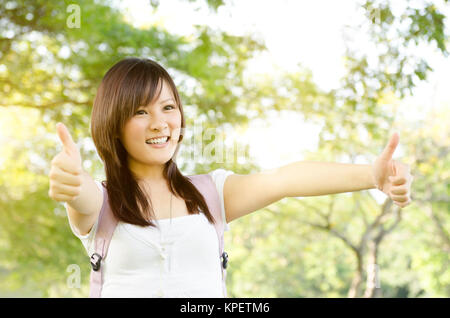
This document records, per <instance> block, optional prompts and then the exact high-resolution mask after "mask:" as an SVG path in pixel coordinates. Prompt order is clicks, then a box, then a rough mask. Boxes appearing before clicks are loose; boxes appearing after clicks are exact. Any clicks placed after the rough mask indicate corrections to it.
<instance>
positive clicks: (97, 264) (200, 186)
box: [89, 174, 228, 298]
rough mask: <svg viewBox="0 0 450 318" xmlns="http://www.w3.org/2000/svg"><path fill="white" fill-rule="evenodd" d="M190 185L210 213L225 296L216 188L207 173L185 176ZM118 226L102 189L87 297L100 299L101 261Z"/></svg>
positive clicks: (221, 227)
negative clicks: (196, 191) (216, 240)
mask: <svg viewBox="0 0 450 318" xmlns="http://www.w3.org/2000/svg"><path fill="white" fill-rule="evenodd" d="M188 178H189V179H190V180H191V182H192V184H193V185H194V186H195V187H196V188H197V190H198V191H200V193H201V194H202V195H203V197H204V198H205V201H206V204H207V205H208V208H209V211H210V212H211V214H212V216H213V218H214V220H215V224H214V227H215V229H216V233H217V238H218V240H219V257H220V258H221V265H222V288H223V294H224V296H225V297H226V296H227V289H226V285H225V282H226V274H227V272H226V268H227V264H228V255H227V253H226V252H225V251H224V239H223V234H224V223H223V219H222V209H221V204H220V197H219V193H218V192H217V188H216V185H215V184H214V181H213V179H212V177H211V176H210V175H209V174H202V175H194V176H188ZM116 226H117V220H116V218H115V217H114V215H113V213H112V211H111V208H110V206H109V201H108V192H107V191H106V188H105V187H104V186H103V205H102V209H101V210H100V214H99V219H98V224H97V232H96V234H95V248H94V253H93V254H92V255H91V266H92V269H91V278H90V293H89V297H92V298H96V297H97V298H99V297H100V295H101V290H102V268H103V267H102V261H103V260H104V259H105V257H106V255H107V252H108V247H109V243H110V242H111V238H112V235H113V233H114V230H115V228H116Z"/></svg>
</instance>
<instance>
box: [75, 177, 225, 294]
mask: <svg viewBox="0 0 450 318" xmlns="http://www.w3.org/2000/svg"><path fill="white" fill-rule="evenodd" d="M209 174H210V175H211V176H212V178H213V180H214V183H215V185H216V188H217V191H218V193H219V197H220V202H221V207H222V218H223V220H225V209H224V202H223V185H224V183H225V179H226V177H227V176H229V175H230V174H233V172H232V171H229V170H224V169H217V170H214V171H212V172H210V173H209ZM97 184H98V185H99V187H101V185H100V183H99V182H97ZM155 224H157V227H156V228H155V227H151V226H147V227H141V226H137V225H133V224H128V223H123V222H119V223H118V224H117V227H116V229H115V231H114V234H113V236H112V238H111V243H110V245H109V250H108V255H107V257H106V258H105V260H104V262H102V266H103V267H102V275H103V277H102V282H103V286H102V292H101V297H189V298H208V297H224V295H223V290H222V271H221V262H220V257H219V242H218V239H217V233H216V230H215V228H214V225H213V224H211V223H209V221H208V219H207V218H206V216H205V215H204V214H203V213H199V214H194V215H187V216H181V217H175V218H172V225H171V224H170V219H162V220H156V221H155ZM224 224H225V231H228V230H229V226H228V224H226V222H224ZM69 225H70V228H71V230H72V232H73V233H74V235H75V236H77V237H78V238H79V239H80V240H81V242H82V243H83V246H84V247H85V249H86V252H87V253H88V255H92V253H93V252H94V239H95V233H96V229H97V223H95V225H94V226H93V228H92V229H91V231H90V232H89V233H88V234H86V235H80V234H79V232H78V231H77V229H75V228H74V227H73V225H72V223H71V221H70V218H69Z"/></svg>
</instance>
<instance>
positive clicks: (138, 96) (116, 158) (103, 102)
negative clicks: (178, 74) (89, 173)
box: [91, 57, 214, 226]
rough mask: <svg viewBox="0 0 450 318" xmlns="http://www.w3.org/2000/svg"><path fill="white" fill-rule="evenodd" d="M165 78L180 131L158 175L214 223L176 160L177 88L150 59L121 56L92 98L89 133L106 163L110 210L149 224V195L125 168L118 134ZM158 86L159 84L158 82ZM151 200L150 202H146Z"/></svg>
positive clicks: (127, 219)
mask: <svg viewBox="0 0 450 318" xmlns="http://www.w3.org/2000/svg"><path fill="white" fill-rule="evenodd" d="M163 81H164V82H166V83H167V84H169V86H170V88H171V90H172V93H173V95H174V97H175V102H176V103H177V105H178V106H179V109H180V112H181V133H180V139H179V141H178V145H177V148H176V150H175V153H174V155H173V156H172V158H171V159H170V160H169V161H168V162H166V164H165V165H164V172H163V176H164V178H165V179H166V181H167V183H168V185H169V189H170V191H171V192H172V193H173V194H174V195H176V196H179V197H181V198H183V199H184V200H185V202H186V206H187V209H188V211H189V214H197V213H199V210H201V211H203V213H204V214H205V216H206V217H207V219H208V220H209V222H210V223H214V218H213V217H212V215H211V213H210V211H209V209H208V206H207V204H206V201H205V199H204V197H203V195H202V194H201V193H200V192H199V191H198V190H197V188H196V187H195V186H194V185H193V184H192V183H191V181H190V180H189V179H188V178H187V177H185V176H183V175H182V174H181V172H180V170H179V169H178V167H177V164H176V162H175V160H176V155H177V153H178V150H179V148H180V145H181V140H182V139H183V134H184V129H185V119H184V113H183V107H182V103H181V100H180V96H179V94H178V90H177V88H176V86H175V84H174V82H173V80H172V78H171V77H170V75H169V74H168V73H167V71H166V70H165V69H164V68H163V67H162V66H161V65H159V64H158V63H156V62H154V61H152V60H150V59H141V58H135V57H129V58H125V59H123V60H121V61H119V62H118V63H116V64H115V65H114V66H113V67H112V68H111V69H109V70H108V72H106V74H105V76H104V77H103V80H102V82H101V84H100V86H99V88H98V91H97V95H96V96H95V100H94V107H93V110H92V117H91V133H92V138H93V140H94V143H95V146H96V148H97V151H98V154H99V155H100V157H101V159H102V160H103V162H104V164H105V172H106V182H103V184H104V185H105V187H106V190H107V192H108V199H109V204H110V207H111V210H112V212H113V214H114V216H115V217H116V218H117V219H118V220H119V221H123V222H126V223H130V224H135V225H140V226H149V225H150V226H154V223H153V222H152V218H154V216H155V214H154V212H153V209H151V210H149V208H150V207H151V200H150V198H148V197H147V196H146V194H145V193H144V191H143V190H142V189H141V187H140V186H139V184H138V180H137V179H136V177H135V176H134V175H133V173H132V172H131V171H130V169H129V168H128V159H127V151H126V150H125V148H124V146H123V145H122V142H121V141H120V139H119V136H120V132H121V130H122V128H123V127H124V125H125V123H126V122H127V121H128V119H130V118H131V117H132V116H133V115H134V114H135V113H136V111H137V109H138V108H139V106H141V105H148V104H149V103H150V102H151V101H153V100H154V98H156V99H157V98H158V97H159V95H160V93H161V89H160V90H159V92H156V91H157V88H158V84H162V82H163ZM159 87H161V88H162V85H159ZM155 95H157V96H155ZM149 201H150V202H149Z"/></svg>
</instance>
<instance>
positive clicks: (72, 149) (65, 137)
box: [56, 123, 79, 156]
mask: <svg viewBox="0 0 450 318" xmlns="http://www.w3.org/2000/svg"><path fill="white" fill-rule="evenodd" d="M56 131H57V132H58V137H59V140H61V143H62V145H63V148H64V151H65V152H66V153H67V154H69V155H78V156H79V151H78V147H77V145H76V144H75V143H74V142H73V139H72V136H71V135H70V133H69V130H68V129H67V127H66V125H64V124H63V123H57V124H56Z"/></svg>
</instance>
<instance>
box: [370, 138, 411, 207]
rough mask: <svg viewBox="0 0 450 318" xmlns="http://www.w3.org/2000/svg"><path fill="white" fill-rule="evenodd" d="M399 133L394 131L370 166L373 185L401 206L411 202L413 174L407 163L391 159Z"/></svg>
mask: <svg viewBox="0 0 450 318" xmlns="http://www.w3.org/2000/svg"><path fill="white" fill-rule="evenodd" d="M399 139H400V137H399V135H398V134H397V133H394V134H393V135H392V136H391V139H390V140H389V143H388V144H387V146H386V147H385V148H384V150H383V152H382V153H381V155H379V156H378V158H377V159H376V160H375V162H374V164H373V166H372V169H373V170H372V172H373V178H374V182H375V185H376V186H377V188H378V189H379V190H381V191H382V192H383V193H385V194H387V195H388V196H389V197H390V198H391V199H392V201H394V204H396V205H398V206H399V207H401V208H403V207H405V206H407V205H408V204H410V203H411V183H412V180H413V176H412V175H411V174H410V168H409V166H408V165H406V164H403V163H401V162H398V161H395V160H393V159H392V155H393V154H394V151H395V149H396V148H397V145H398V143H399Z"/></svg>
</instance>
